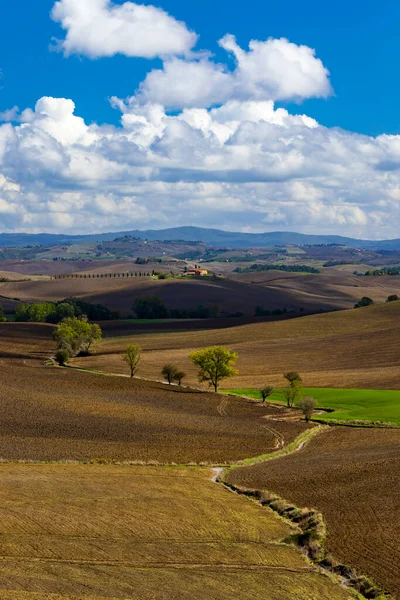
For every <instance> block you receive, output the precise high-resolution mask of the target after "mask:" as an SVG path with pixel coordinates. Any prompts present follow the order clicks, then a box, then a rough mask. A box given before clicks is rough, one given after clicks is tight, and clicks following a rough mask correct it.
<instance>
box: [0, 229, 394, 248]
mask: <svg viewBox="0 0 400 600" xmlns="http://www.w3.org/2000/svg"><path fill="white" fill-rule="evenodd" d="M124 236H132V237H136V238H139V239H147V240H152V241H155V240H168V241H173V240H182V241H192V242H194V241H196V242H203V243H205V244H209V245H210V246H230V247H234V248H250V247H263V246H281V245H287V244H296V245H305V244H312V245H314V244H337V245H343V246H349V247H352V248H365V249H379V250H396V249H400V238H399V239H394V240H377V241H373V240H358V239H355V238H349V237H343V236H340V235H309V234H303V233H295V232H289V231H273V232H265V233H241V232H231V231H222V230H220V229H206V228H202V227H173V228H170V229H160V230H153V229H150V230H143V231H141V230H132V231H122V232H108V233H96V234H92V235H68V234H51V233H38V234H29V233H0V246H3V247H7V248H11V247H24V246H30V245H34V246H51V245H54V244H72V243H83V242H94V241H99V242H100V241H113V240H115V239H116V238H118V237H124Z"/></svg>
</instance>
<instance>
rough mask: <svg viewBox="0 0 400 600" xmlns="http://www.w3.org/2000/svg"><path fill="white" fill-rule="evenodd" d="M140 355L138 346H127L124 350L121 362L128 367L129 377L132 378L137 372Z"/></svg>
mask: <svg viewBox="0 0 400 600" xmlns="http://www.w3.org/2000/svg"><path fill="white" fill-rule="evenodd" d="M141 353H142V350H141V349H140V348H139V346H134V345H133V344H128V346H127V347H126V348H125V353H124V356H123V360H124V361H125V362H126V363H127V364H128V365H129V368H130V372H131V377H134V376H135V373H136V371H137V370H138V367H139V362H140V357H141Z"/></svg>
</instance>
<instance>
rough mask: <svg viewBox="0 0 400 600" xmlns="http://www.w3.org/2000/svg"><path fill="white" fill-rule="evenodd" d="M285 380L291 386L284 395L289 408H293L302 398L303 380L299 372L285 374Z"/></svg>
mask: <svg viewBox="0 0 400 600" xmlns="http://www.w3.org/2000/svg"><path fill="white" fill-rule="evenodd" d="M284 378H285V379H286V380H287V381H288V382H289V385H288V387H286V388H285V389H284V390H283V395H284V396H285V399H286V403H287V405H288V407H289V408H292V407H293V406H294V405H295V404H296V402H297V401H298V400H299V398H300V397H301V394H302V391H303V380H302V378H301V376H300V374H299V373H298V372H297V371H289V372H288V373H285V374H284Z"/></svg>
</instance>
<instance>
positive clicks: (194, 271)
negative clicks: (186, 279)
mask: <svg viewBox="0 0 400 600" xmlns="http://www.w3.org/2000/svg"><path fill="white" fill-rule="evenodd" d="M185 275H187V276H189V275H190V276H192V277H204V276H205V275H208V271H207V269H200V267H195V268H194V269H188V270H187V271H185Z"/></svg>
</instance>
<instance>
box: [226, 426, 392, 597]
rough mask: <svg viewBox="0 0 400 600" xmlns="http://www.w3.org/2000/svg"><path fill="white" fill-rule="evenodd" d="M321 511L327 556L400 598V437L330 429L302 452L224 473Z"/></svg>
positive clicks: (235, 481) (235, 480) (230, 478)
mask: <svg viewBox="0 0 400 600" xmlns="http://www.w3.org/2000/svg"><path fill="white" fill-rule="evenodd" d="M228 481H229V482H230V483H232V484H234V485H242V486H245V487H248V488H256V489H265V490H269V491H272V492H275V493H278V494H279V495H281V496H282V497H284V498H285V499H286V500H288V501H290V502H293V503H294V504H296V505H297V506H308V507H313V508H315V509H317V510H319V511H321V512H322V513H323V514H324V517H325V520H326V523H327V527H328V540H327V547H328V550H329V551H330V552H332V554H333V556H334V557H335V558H337V559H339V560H341V561H342V562H344V563H345V564H348V565H350V566H353V567H355V568H356V569H358V570H359V571H360V572H361V573H365V574H367V575H369V576H371V577H372V578H373V579H374V580H375V582H377V583H379V584H381V585H382V586H385V587H387V588H388V589H389V590H391V591H392V592H393V593H395V594H396V597H398V598H400V577H399V570H398V565H399V563H400V548H399V544H398V541H399V539H400V502H399V495H398V493H397V490H399V489H400V432H399V431H396V430H377V429H373V430H370V429H368V430H363V429H361V430H360V429H351V428H350V429H349V428H339V429H330V430H328V431H327V432H325V433H322V434H320V435H319V436H317V437H315V438H314V439H313V440H312V441H311V442H310V444H309V445H308V446H307V447H306V448H304V449H303V450H302V451H301V452H298V453H296V454H292V455H290V456H286V457H283V458H279V459H278V460H275V461H270V462H265V463H259V464H257V465H253V466H251V467H246V468H240V469H237V470H233V471H231V472H230V474H229V476H228Z"/></svg>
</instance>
